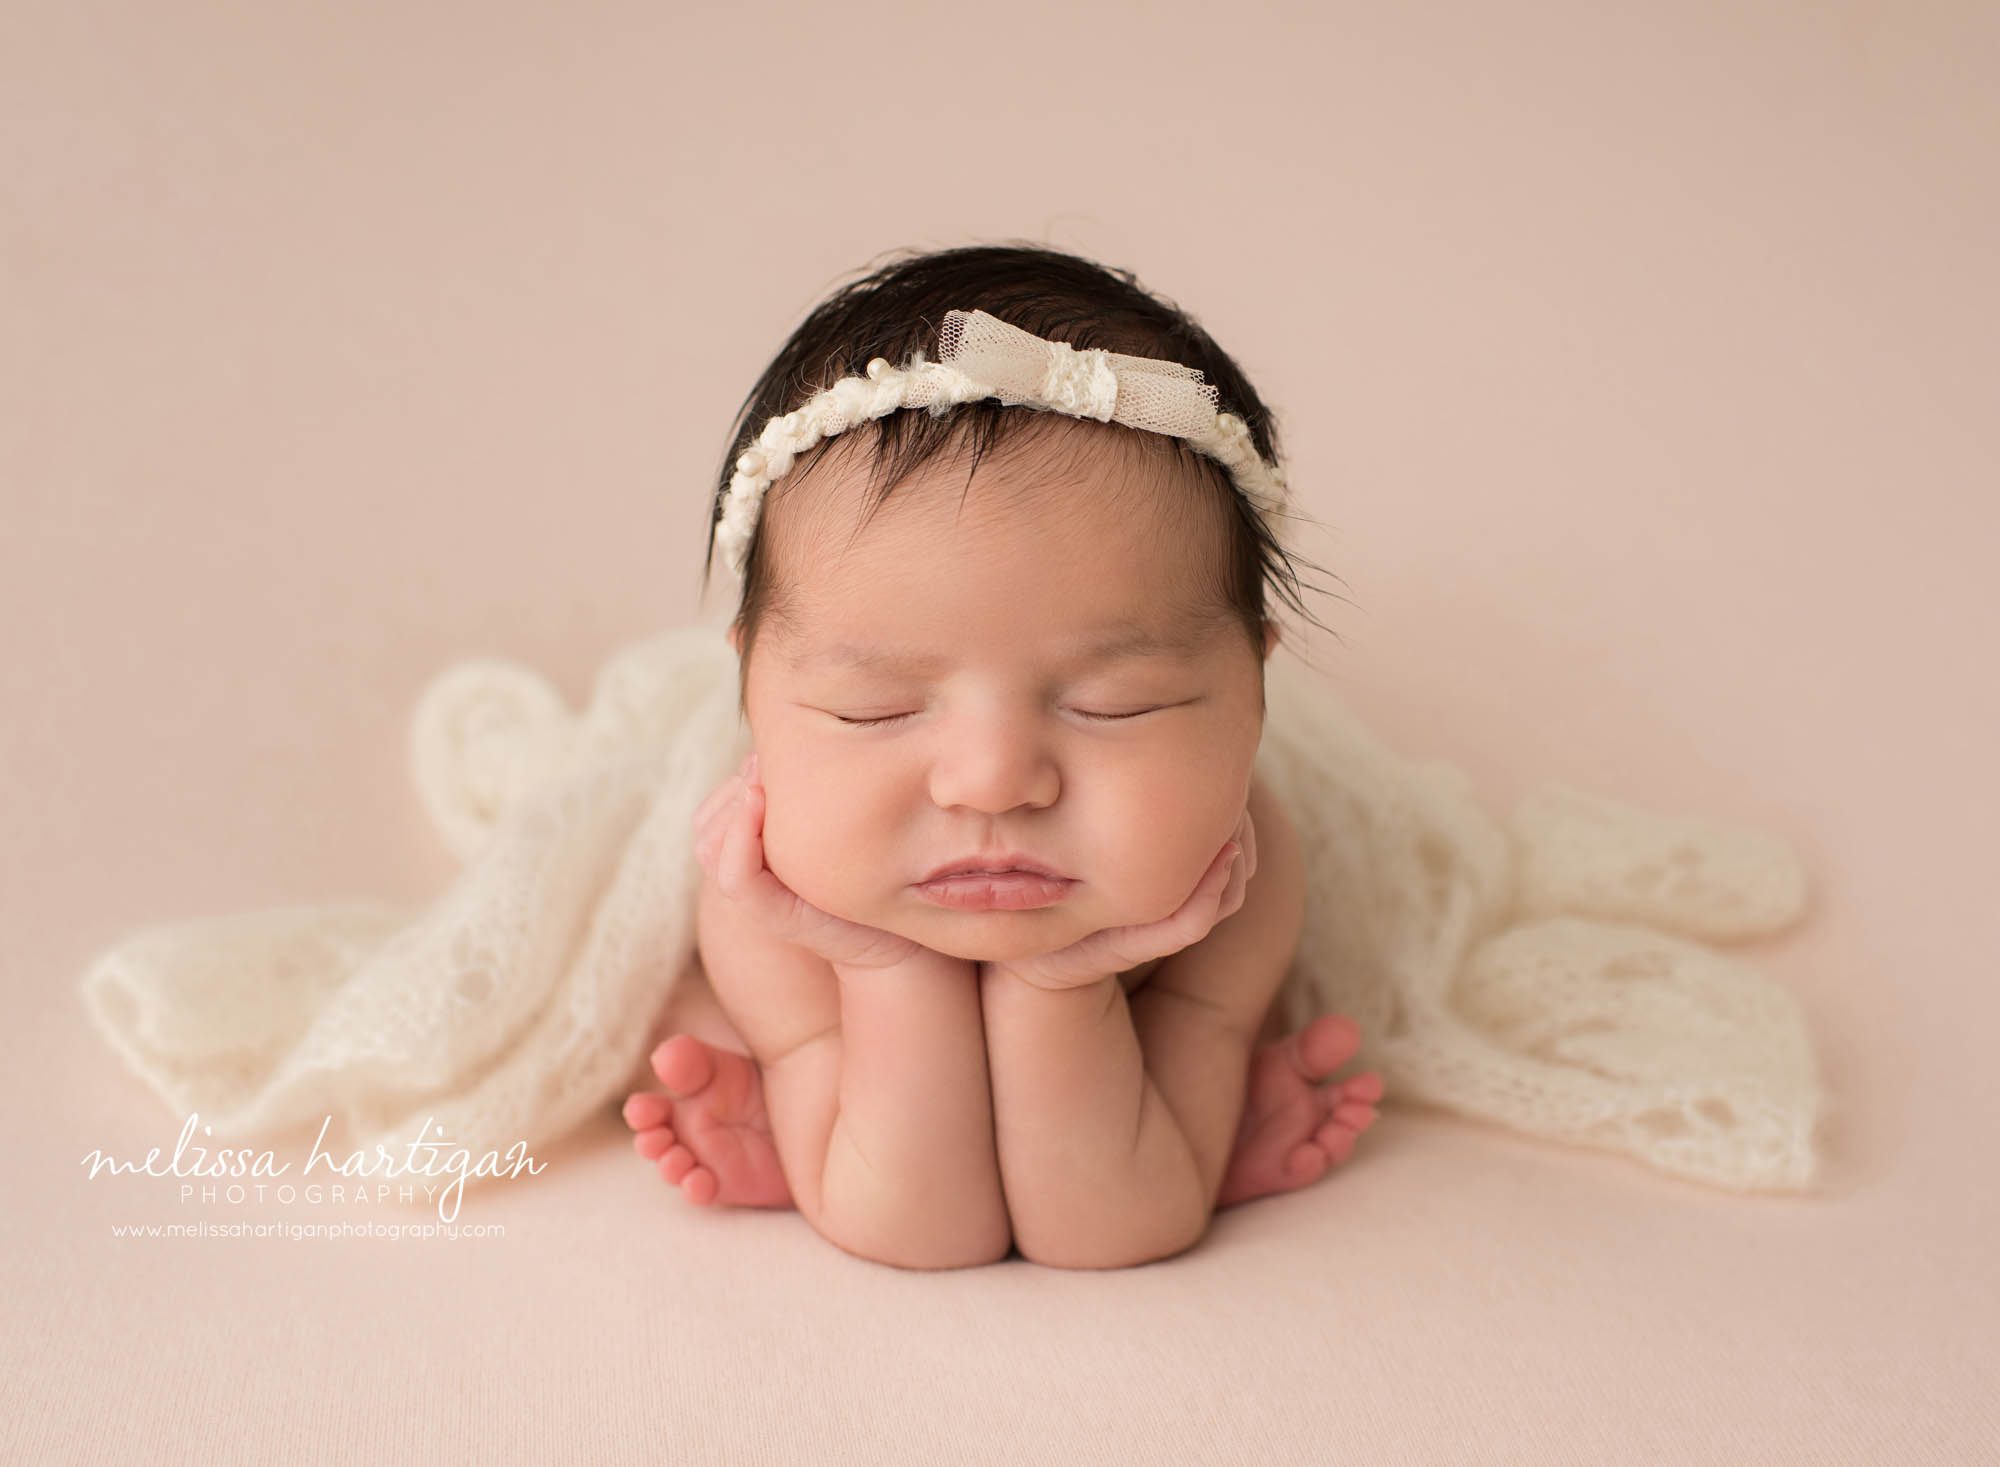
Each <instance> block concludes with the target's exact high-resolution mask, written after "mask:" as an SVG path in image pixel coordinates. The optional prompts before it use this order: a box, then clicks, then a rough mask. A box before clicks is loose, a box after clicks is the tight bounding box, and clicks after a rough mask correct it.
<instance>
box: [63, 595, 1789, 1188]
mask: <svg viewBox="0 0 2000 1467" xmlns="http://www.w3.org/2000/svg"><path fill="white" fill-rule="evenodd" d="M1266 669H1267V671H1266V697H1267V703H1268V710H1269V711H1268V716H1267V719H1266V723H1265V733H1264V742H1263V745H1262V747H1261V748H1260V749H1259V752H1258V756H1257V757H1258V768H1259V770H1260V771H1261V772H1262V774H1263V775H1264V777H1265V778H1266V780H1267V781H1269V782H1270V784H1271V785H1272V786H1273V788H1274V789H1276V790H1277V791H1279V792H1281V793H1282V794H1283V795H1285V796H1288V797H1289V798H1288V800H1287V803H1288V806H1289V808H1290V809H1291V811H1292V812H1293V818H1294V820H1295V821H1296V823H1297V825H1298V827H1299V833H1300V837H1301V839H1302V840H1303V842H1304V844H1305V851H1306V859H1307V863H1308V868H1309V870H1310V871H1311V872H1312V896H1311V900H1310V903H1309V906H1308V910H1307V914H1306V923H1305V930H1304V932H1303V934H1302V937H1301V940H1300V945H1299V954H1298V959H1297V961H1296V963H1295V964H1294V967H1293V971H1292V974H1291V976H1290V978H1289V979H1288V980H1287V985H1286V989H1285V993H1284V1002H1285V1003H1286V1005H1287V1010H1288V1014H1289V1016H1290V1017H1291V1018H1292V1019H1293V1020H1294V1021H1295V1022H1297V1023H1302V1022H1304V1021H1305V1020H1306V1019H1307V1018H1309V1017H1311V1016H1312V1015H1313V1014H1315V1013H1319V1012H1325V1011H1336V1012H1340V1013H1346V1014H1351V1015H1353V1016H1354V1017H1355V1019H1356V1020H1358V1021H1359V1023H1360V1025H1361V1028H1362V1032H1363V1035H1364V1041H1363V1047H1362V1052H1361V1056H1360V1060H1359V1064H1360V1065H1362V1066H1366V1067H1370V1068H1374V1069H1377V1070H1379V1071H1380V1072H1381V1073H1382V1075H1383V1076H1384V1078H1385V1079H1386V1081H1387V1084H1388V1097H1387V1100H1388V1104H1390V1105H1392V1106H1393V1105H1394V1104H1396V1103H1398V1102H1407V1101H1420V1102H1425V1103H1428V1104H1430V1105H1434V1106H1439V1107H1443V1108H1445V1109H1448V1110H1451V1111H1456V1112H1458V1113H1460V1114H1463V1115H1468V1116H1474V1117H1483V1118H1485V1119H1487V1120H1491V1121H1495V1122H1498V1123H1500V1124H1501V1125H1504V1126H1508V1127H1511V1128H1513V1129H1514V1130H1516V1131H1521V1132H1525V1133H1528V1134H1531V1135H1535V1136H1541V1137H1546V1138H1547V1139H1549V1140H1552V1141H1558V1142H1566V1143H1569V1144H1572V1145H1578V1146H1588V1147H1598V1148H1603V1149H1607V1150H1616V1151H1622V1152H1625V1153H1627V1154H1629V1155H1631V1156H1634V1157H1637V1158H1639V1159H1641V1160H1643V1161H1645V1162H1648V1163H1650V1164H1651V1165H1653V1166H1655V1167H1657V1168H1659V1169H1660V1170H1662V1171H1665V1172H1670V1173H1674V1174H1676V1175H1678V1176H1681V1177H1686V1178H1690V1179H1693V1180H1695V1181H1699V1182H1705V1183H1710V1184H1713V1185H1716V1186H1721V1187H1730V1188H1740V1189H1790V1190H1796V1189H1802V1188H1804V1187H1805V1186H1806V1185H1807V1184H1808V1182H1809V1179H1810V1178H1811V1176H1812V1173H1813V1169H1814V1161H1815V1157H1814V1144H1813V1133H1814V1128H1815V1122H1816V1119H1817V1117H1818V1113H1819V1110H1820V1107H1821V1104H1822V1100H1823V1096H1822V1093H1821V1091H1820V1088H1819V1084H1818V1079H1817V1072H1816V1068H1815V1064H1814V1058H1813V1053H1812V1049H1811V1046H1810V1043H1809V1041H1808V1038H1807V1032H1806V1026H1805V1023H1804V1020H1803V1017H1802V1015H1801V1013H1800V1010H1799V1006H1798V1004H1797V1002H1796V1001H1795V1000H1794V999H1793V998H1792V997H1791V995H1790V994H1789V993H1787V992H1786V991H1785V990H1784V989H1782V988H1779V987H1778V986H1777V985H1776V984H1774V983H1773V982H1771V981H1770V979H1768V978H1767V977H1765V976H1764V975H1763V974H1762V973H1760V972H1758V971H1757V970H1756V969H1754V968H1752V967H1749V966H1747V965H1746V964H1744V963H1743V962H1741V961H1739V960H1737V959H1734V958H1732V957H1729V956H1727V955H1725V954H1724V953H1722V952H1720V951H1718V950H1717V948H1716V947H1715V946H1714V945H1715V944H1719V943H1726V942H1728V941H1730V940H1732V939H1742V938H1748V937H1754V936H1759V935H1763V934H1767V933H1771V932H1775V931H1778V930H1780V929H1782V928H1784V927H1786V926H1788V925H1789V924H1791V923H1792V922H1793V921H1794V920H1795V919H1796V918H1797V917H1798V915H1799V913H1800V911H1801V909H1802V907H1803V905H1804V901H1805V879H1804V873H1803V871H1802V869H1801V866H1800V863H1799V861H1798V859H1797V857H1796V856H1795V855H1794V854H1793V853H1792V851H1791V850H1790V849H1789V848H1788V847H1786V846H1785V845H1784V844H1783V843H1782V842H1780V841H1778V840H1776V839H1775V838H1773V837H1771V836H1768V835H1763V834H1760V833H1757V832H1754V831H1749V830H1740V829H1730V828H1725V827H1721V826H1717V825H1714V824H1711V823H1708V822H1704V821H1700V820H1694V819H1687V818H1681V817H1674V816H1668V815H1662V814H1656V813H1650V812H1647V811H1644V810H1641V809H1637V808H1634V807H1631V806H1628V805H1623V804H1619V803H1615V802H1613V801H1611V800H1608V799H1603V798H1599V797H1595V796H1592V795H1589V794H1585V793H1581V792H1579V791H1576V790H1573V789H1569V788H1566V787H1563V786H1561V785H1548V786H1545V787H1544V788H1543V789H1541V790H1540V791H1538V792H1537V793H1535V794H1534V795H1533V796H1531V797H1529V798H1528V799H1526V800H1524V801H1522V803H1521V804H1520V805H1519V806H1518V808H1516V809H1515V811H1514V812H1513V815H1512V817H1511V819H1509V820H1507V821H1506V822H1505V823H1500V822H1496V821H1495V820H1494V819H1492V818H1491V817H1489V816H1488V815H1487V814H1485V813H1484V812H1483V811H1481V810H1480V809H1479V808H1478V806H1477V805H1476V804H1475V802H1474V800H1473V797H1472V794H1471V790H1470V782H1469V781H1468V779H1467V778H1466V777H1465V775H1464V774H1463V773H1462V772H1460V771H1459V770H1457V769H1456V768H1455V767H1453V766H1451V765H1448V764H1443V763H1438V762H1412V761H1411V760H1408V759H1405V758H1402V757H1399V756H1398V755H1396V754H1394V753H1392V752H1391V751H1390V750H1388V749H1387V748H1385V747H1383V746H1382V745H1381V744H1380V743H1379V742H1378V741H1377V740H1376V739H1375V738H1374V737H1373V736H1372V735H1371V734H1370V733H1369V732H1368V731H1367V730H1366V729H1365V728H1363V727H1362V726H1361V724H1360V723H1359V722H1358V720H1357V719H1356V718H1355V716H1354V715H1353V714H1352V713H1351V712H1349V711H1348V710H1347V709H1346V708H1345V706H1344V705H1343V704H1342V703H1341V702H1340V701H1339V699H1338V698H1337V697H1336V696H1335V694H1334V692H1333V690H1332V689H1331V687H1330V686H1329V685H1328V684H1327V683H1326V681H1325V680H1324V678H1323V677H1321V676H1320V675H1318V674H1315V673H1314V672H1312V671H1311V670H1310V669H1308V668H1306V667H1305V666H1304V665H1303V664H1301V663H1300V662H1299V661H1298V660H1297V658H1296V657H1294V656H1292V655H1291V654H1289V653H1287V652H1284V651H1282V650H1281V652H1280V654H1279V655H1278V656H1276V657H1274V658H1272V659H1271V661H1270V662H1268V663H1267V664H1266ZM735 689H736V683H735V654H734V653H733V652H732V651H731V650H730V648H729V647H728V645H727V644H726V643H725V642H724V640H723V637H722V632H721V630H720V628H719V627H709V626H683V627H678V628H675V629H672V630H670V631H667V632H665V633H662V634H659V635H657V636H654V637H652V638H649V639H647V640H645V641H642V642H638V643H635V644H633V645H630V646H628V647H626V648H625V649H623V650H622V651H620V652H619V653H617V654H616V655H615V656H613V657H612V658H611V659H610V660H609V661H608V662H607V663H606V665H605V666H604V668H603V669H602V670H601V671H600V673H599V675H598V680H597V684H596V687H595V689H594V692H593V695H592V698H591V703H590V706H589V708H588V709H587V710H585V711H584V712H583V713H582V714H581V715H577V714H575V713H573V712H572V711H571V710H570V709H569V708H567V707H566V706H565V705H564V703H563V701H562V699H561V697H560V696H559V695H558V694H557V693H556V692H555V691H554V690H553V689H552V688H551V687H550V686H549V685H548V683H547V682H546V681H544V680H543V679H542V678H540V677H539V676H537V675H536V674H534V673H533V672H531V671H529V670H528V669H526V668H524V667H521V666H519V665H517V664H513V663H508V662H501V661H494V660H489V659H475V660H471V661H466V662H461V663H459V664H456V665H454V666H452V667H450V668H447V669H446V670H445V671H444V672H443V673H442V674H440V675H439V676H438V677H437V678H436V679H435V680H434V681H433V682H432V683H431V685H430V686H429V687H428V688H427V689H426V690H425V692H424V694H423V696H422V697H421V699H420V700H419V703H418V706H417V708H416V711H415V715H414V718H413V722H412V727H411V734H410V756H411V764H412V768H413V773H414V776H415V780H416V785H417V790H418V793H419V795H420V796H421V798H422V799H423V801H424V804H425V806H426V807H427V808H428V810H429V812H430V815H431V817H432V819H433V821H434V822H435V824H436V825H437V827H438V829H439V830H440V831H441V832H442V834H443V836H444V838H445V840H446V841H447V842H448V843H449V844H450V846H451V848H452V849H453V851H454V852H455V853H456V854H457V855H458V857H459V858H460V859H461V860H462V861H463V863H464V869H463V871H462V872H461V873H460V874H459V876H458V877H457V878H456V879H455V880H454V881H453V882H452V884H451V885H450V886H449V887H448V888H447V889H446V890H445V891H443V892H442V893H441V894H440V895H439V896H438V897H437V898H436V899H435V900H434V901H432V902H430V903H429V904H428V905H426V906H423V907H421V908H419V909H417V910H414V911H412V910H404V909H398V908H393V907H389V906H378V905H355V904H343V905H318V906H301V907H282V908H271V909H265V910H260V911H253V912H247V913H243V914H240V915H237V916H230V917H222V918H214V919H204V920H195V921H188V922H182V923H177V924H174V925H171V926H165V927H156V928H152V929H149V930H145V931H141V932H138V933H135V934H134V935H132V936H131V937H129V938H127V939H126V940H125V941H123V942H122V943H120V944H119V945H118V946H116V947H115V948H113V949H112V950H111V951H109V952H107V953H105V954H104V955H103V956H101V957H100V958H98V959H97V960H96V961H95V962H94V963H93V964H92V965H91V966H90V967H89V969H88V971H87V972H86V973H85V975H84V977H83V980H82V989H83V996H84V1000H85V1003H86V1005H87V1007H88V1008H89V1011H90V1013H91V1015H92V1016H93V1017H94V1019H95V1020H96V1022H97V1024H98V1026H99V1027H100V1029H101V1030H102V1031H103V1033H104V1035H105V1037H106V1038H107V1039H108V1040H109V1041H110V1043H111V1044H112V1045H113V1046H114V1047H115V1048H116V1049H117V1051H118V1052H119V1054H121V1055H122V1056H124V1058H125V1060H126V1061H127V1062H128V1063H129V1064H130V1065H131V1067H132V1068H133V1070H134V1071H136V1072H137V1073H138V1074H139V1075H141V1076H143V1077H144V1078H145V1080H146V1081H147V1082H148V1083H150V1085H151V1086H152V1088H153V1089H155V1090H156V1091H158V1093H159V1094H160V1096H161V1098H162V1099H163V1100H165V1101H166V1102H167V1103H168V1104H169V1105H170V1106H172V1107H173V1108H174V1109H175V1110H176V1111H177V1112H179V1113H182V1114H185V1113H186V1112H188V1111H199V1112H200V1113H201V1116H202V1119H203V1121H204V1123H206V1124H208V1125H210V1126H211V1127H212V1128H213V1131H214V1136H215V1138H217V1140H218V1141H219V1140H220V1138H222V1137H224V1136H225V1135H228V1134H231V1133H235V1134H237V1135H240V1136H247V1137H253V1138H254V1137H259V1136H262V1135H267V1134H272V1133H278V1132H282V1131H285V1130H288V1129H290V1128H291V1127H293V1126H298V1125H314V1126H317V1125H318V1124H320V1123H322V1122H323V1121H324V1119H325V1118H326V1117H328V1116H331V1117H333V1118H334V1121H335V1124H336V1125H337V1126H342V1127H344V1128H345V1131H344V1134H345V1140H346V1142H347V1144H349V1145H351V1146H357V1147H361V1146H368V1145H372V1144H373V1143H375V1142H378V1141H379V1142H382V1143H384V1144H386V1145H389V1146H390V1147H392V1148H400V1147H401V1146H402V1145H403V1144H404V1143H405V1142H407V1141H409V1140H411V1139H414V1138H415V1137H416V1136H417V1135H418V1134H419V1132H420V1131H421V1130H422V1128H423V1127H424V1126H425V1124H426V1122H427V1121H429V1122H434V1123H435V1124H434V1125H433V1126H432V1129H431V1131H430V1135H431V1137H432V1138H433V1139H437V1138H438V1137H439V1135H440V1132H439V1130H438V1128H439V1127H442V1134H443V1135H444V1137H446V1138H447V1140H448V1142H449V1143H456V1144H458V1145H461V1146H464V1147H466V1148H467V1150H468V1151H470V1152H472V1153H473V1154H475V1155H477V1154H479V1153H481V1152H484V1151H486V1150H489V1149H491V1150H496V1151H505V1150H506V1148H508V1147H509V1146H511V1145H512V1144H514V1143H515V1142H516V1141H524V1142H526V1143H528V1145H529V1147H530V1149H531V1150H532V1149H533V1147H534V1146H535V1145H536V1144H538V1143H542V1142H549V1141H553V1140H555V1139H556V1138H558V1137H560V1136H562V1135H564V1134H565V1133H567V1132H568V1131H570V1130H571V1129H572V1128H573V1127H575V1126H576V1125H577V1124H578V1123H579V1122H580V1121H582V1120H584V1119H585V1118H586V1117H588V1116H589V1114H590V1113H591V1112H593V1111H595V1110H598V1109H599V1108H600V1107H605V1106H607V1105H609V1104H611V1103H613V1102H614V1101H616V1100H618V1099H620V1098H622V1095H623V1093H624V1089H625V1087H626V1086H627V1085H628V1084H629V1083H630V1082H631V1081H632V1079H633V1078H634V1076H635V1075H637V1074H640V1073H642V1072H643V1063H644V1059H645V1052H646V1049H647V1047H648V1042H649V1039H650V1038H651V1036H652V1030H653V1025H654V1021H655V1018H656V1016H657V1015H658V1013H659V1011H660V1008H661V1005H662V1003H663V1001H664V1000H665V999H666V997H667V995H668V993H669V992H670V990H671V989H672V987H673V985H674V984H675V983H676V982H677V981H678V979H679V978H680V976H681V974H682V972H683V970H684V969H686V968H687V967H688V966H689V965H690V963H691V962H692V961H693V953H694V894H695V892H696V890H697V887H698V885H699V881H700V875H701V873H700V868H699V866H698V865H697V863H696V861H695V858H694V853H693V850H692V848H691V836H690V829H691V824H692V820H693V816H694V811H695V807H696V806H697V805H698V804H700V802H701V800H702V798H703V797H704V796H705V795H706V794H707V792H708V791H709V790H710V789H711V788H713V787H714V785H715V784H716V783H717V782H718V781H720V780H721V779H722V778H723V777H724V775H725V774H726V773H727V772H728V771H730V770H732V769H733V768H734V767H735V766H736V765H737V763H738V762H740V760H741V759H742V757H743V755H744V754H745V753H747V752H748V749H749V736H748V730H747V729H745V728H743V727H742V726H741V722H740V720H739V718H738V715H737V711H736V691H735Z"/></svg>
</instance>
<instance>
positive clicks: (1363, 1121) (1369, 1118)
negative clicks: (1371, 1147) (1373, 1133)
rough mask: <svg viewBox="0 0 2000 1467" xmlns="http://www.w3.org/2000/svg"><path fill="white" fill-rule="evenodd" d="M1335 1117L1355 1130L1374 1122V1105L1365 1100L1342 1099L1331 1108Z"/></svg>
mask: <svg viewBox="0 0 2000 1467" xmlns="http://www.w3.org/2000/svg"><path fill="white" fill-rule="evenodd" d="M1333 1114H1334V1116H1335V1118H1337V1119H1338V1120H1340V1121H1342V1122H1344V1123H1345V1124H1346V1125H1348V1126H1349V1127H1351V1128H1352V1129H1354V1130H1356V1131H1365V1130H1367V1129H1368V1128H1369V1127H1370V1126H1372V1125H1374V1124H1375V1107H1374V1106H1372V1105H1370V1104H1369V1103H1368V1102H1367V1101H1365V1100H1344V1101H1342V1102H1341V1103H1340V1104H1339V1105H1336V1106H1335V1107H1334V1108H1333Z"/></svg>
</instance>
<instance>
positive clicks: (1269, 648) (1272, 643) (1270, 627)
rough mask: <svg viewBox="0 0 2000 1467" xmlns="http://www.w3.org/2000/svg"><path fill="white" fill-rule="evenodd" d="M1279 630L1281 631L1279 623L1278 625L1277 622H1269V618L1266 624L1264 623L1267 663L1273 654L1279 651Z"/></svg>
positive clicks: (1265, 657)
mask: <svg viewBox="0 0 2000 1467" xmlns="http://www.w3.org/2000/svg"><path fill="white" fill-rule="evenodd" d="M1279 630H1280V629H1279V626H1278V624H1277V623H1276V622H1275V621H1271V620H1269V619H1268V618H1267V619H1266V620H1265V622H1264V659H1265V661H1267V662H1268V661H1269V660H1270V657H1271V654H1272V653H1273V652H1275V651H1276V650H1277V649H1278V635H1279Z"/></svg>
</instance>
